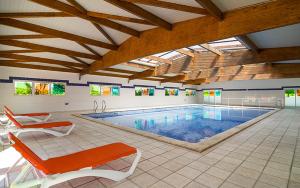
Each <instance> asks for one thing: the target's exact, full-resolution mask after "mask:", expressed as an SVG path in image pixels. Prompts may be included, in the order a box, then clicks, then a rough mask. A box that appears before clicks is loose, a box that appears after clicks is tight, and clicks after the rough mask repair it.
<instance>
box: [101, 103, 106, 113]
mask: <svg viewBox="0 0 300 188" xmlns="http://www.w3.org/2000/svg"><path fill="white" fill-rule="evenodd" d="M105 110H106V101H105V100H102V106H101V112H104V111H105Z"/></svg>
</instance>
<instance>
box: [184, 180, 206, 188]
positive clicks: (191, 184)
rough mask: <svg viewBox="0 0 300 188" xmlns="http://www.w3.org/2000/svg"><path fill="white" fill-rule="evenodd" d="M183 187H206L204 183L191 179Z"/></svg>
mask: <svg viewBox="0 0 300 188" xmlns="http://www.w3.org/2000/svg"><path fill="white" fill-rule="evenodd" d="M184 188H208V187H207V186H205V185H202V184H200V183H197V182H195V181H192V182H191V183H189V184H187V185H186V186H185V187H184Z"/></svg>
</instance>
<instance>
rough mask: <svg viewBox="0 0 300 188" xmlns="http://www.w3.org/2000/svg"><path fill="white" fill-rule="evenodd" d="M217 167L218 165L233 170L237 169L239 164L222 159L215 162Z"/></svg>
mask: <svg viewBox="0 0 300 188" xmlns="http://www.w3.org/2000/svg"><path fill="white" fill-rule="evenodd" d="M215 167H218V168H220V169H223V170H227V171H230V172H233V171H234V169H236V168H237V167H238V165H237V164H232V163H228V162H225V161H222V160H221V161H220V162H218V163H217V164H215Z"/></svg>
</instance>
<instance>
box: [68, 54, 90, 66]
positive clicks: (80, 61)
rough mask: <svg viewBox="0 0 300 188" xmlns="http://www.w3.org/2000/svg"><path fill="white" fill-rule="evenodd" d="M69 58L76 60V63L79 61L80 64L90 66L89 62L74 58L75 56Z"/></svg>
mask: <svg viewBox="0 0 300 188" xmlns="http://www.w3.org/2000/svg"><path fill="white" fill-rule="evenodd" d="M68 57H69V58H71V59H74V60H75V61H77V62H78V63H81V64H84V65H87V66H90V64H88V63H87V62H85V61H83V60H81V59H79V58H77V57H74V56H68Z"/></svg>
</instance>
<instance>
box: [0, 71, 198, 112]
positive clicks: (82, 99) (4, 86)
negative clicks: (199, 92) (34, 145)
mask: <svg viewBox="0 0 300 188" xmlns="http://www.w3.org/2000/svg"><path fill="white" fill-rule="evenodd" d="M10 76H13V77H26V78H43V79H56V80H69V82H70V83H83V84H86V83H87V81H89V82H106V83H118V84H123V85H128V86H133V85H147V86H157V87H162V88H163V87H164V86H167V87H180V88H181V84H172V83H169V84H162V85H161V86H160V85H159V83H158V82H152V81H142V80H133V81H131V82H130V83H129V84H128V83H127V79H118V78H110V77H100V76H91V75H86V76H83V78H82V79H81V80H79V77H78V74H73V73H60V72H52V71H39V70H29V69H21V68H8V67H1V68H0V79H9V77H10ZM189 88H191V87H189ZM120 93H121V95H120V96H119V97H118V96H109V97H103V96H97V97H96V96H90V95H89V87H87V86H67V87H66V95H65V96H35V95H32V96H15V95H14V84H12V83H0V96H1V98H0V108H3V105H8V106H9V107H11V108H12V109H13V110H14V111H16V112H17V113H25V112H28V113H29V112H54V111H72V110H91V109H92V108H93V101H94V100H97V101H98V103H99V104H101V100H102V99H104V100H105V101H106V103H107V108H109V109H113V108H134V107H152V106H165V105H180V104H189V103H196V102H197V97H191V96H190V97H186V96H184V91H180V92H179V96H164V90H158V89H156V90H155V96H153V97H152V96H151V97H150V96H139V97H138V96H134V88H121V89H120ZM65 103H69V105H65Z"/></svg>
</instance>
